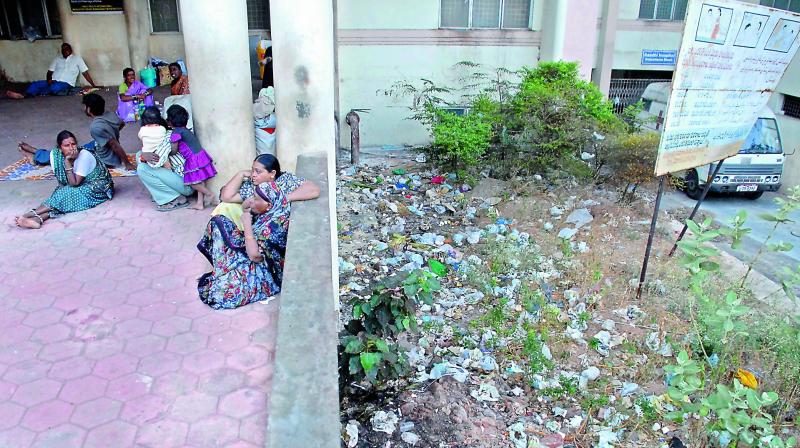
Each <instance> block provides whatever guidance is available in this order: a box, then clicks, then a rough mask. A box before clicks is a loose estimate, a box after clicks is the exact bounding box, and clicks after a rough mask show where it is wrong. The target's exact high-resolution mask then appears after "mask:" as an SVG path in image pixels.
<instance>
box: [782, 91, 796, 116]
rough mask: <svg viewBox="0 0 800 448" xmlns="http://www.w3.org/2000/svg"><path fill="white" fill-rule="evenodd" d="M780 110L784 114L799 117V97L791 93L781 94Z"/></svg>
mask: <svg viewBox="0 0 800 448" xmlns="http://www.w3.org/2000/svg"><path fill="white" fill-rule="evenodd" d="M782 110H783V113H784V114H785V115H788V116H790V117H794V118H800V98H798V97H796V96H792V95H783V108H782Z"/></svg>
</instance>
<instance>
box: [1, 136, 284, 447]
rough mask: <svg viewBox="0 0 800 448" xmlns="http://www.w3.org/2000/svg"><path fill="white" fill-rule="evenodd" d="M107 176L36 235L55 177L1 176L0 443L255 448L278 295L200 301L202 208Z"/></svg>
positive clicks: (261, 431) (261, 436) (261, 428)
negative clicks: (110, 192) (238, 304)
mask: <svg viewBox="0 0 800 448" xmlns="http://www.w3.org/2000/svg"><path fill="white" fill-rule="evenodd" d="M5 149H6V150H7V148H5ZM115 183H116V186H117V195H116V196H115V198H114V199H113V200H112V201H109V202H106V203H105V204H102V205H100V206H99V207H97V208H95V209H92V210H88V211H85V212H80V213H74V214H70V215H66V216H64V217H61V218H58V219H54V220H51V221H49V222H47V223H46V225H45V226H44V227H43V228H42V229H41V230H35V231H34V230H21V229H18V228H16V227H15V226H14V215H15V214H18V213H20V212H22V211H24V210H27V209H30V208H31V207H32V206H34V205H36V204H38V203H39V202H41V200H43V199H45V198H46V197H47V196H48V195H49V194H50V192H51V191H52V189H53V188H54V186H55V181H49V182H48V181H38V182H31V181H23V182H0V214H1V215H2V216H0V226H2V230H3V232H4V237H3V238H2V240H0V309H2V311H1V312H0V335H2V336H1V337H0V447H3V448H6V447H9V448H10V447H13V448H23V447H58V448H71V447H131V446H132V447H153V448H167V447H183V446H190V447H256V446H258V447H263V446H264V443H265V438H266V425H267V401H268V400H267V395H268V393H269V390H270V381H271V378H272V372H273V370H272V369H273V367H272V360H273V354H274V342H275V331H276V319H277V309H278V307H277V303H276V302H275V301H274V302H272V303H270V304H266V305H265V304H254V305H249V306H246V307H243V308H240V309H238V310H234V311H214V310H212V309H210V308H209V307H207V306H206V305H205V304H203V303H202V302H200V300H199V299H198V296H197V290H196V283H197V278H198V277H199V276H200V275H201V274H202V273H203V272H205V271H207V270H208V268H209V267H208V264H207V262H206V261H205V259H204V258H203V257H202V255H200V253H199V252H198V251H197V250H196V248H195V245H196V244H197V241H198V240H199V238H200V236H201V234H202V232H203V230H204V228H205V224H206V222H207V220H208V215H209V210H206V211H202V212H201V211H194V210H188V209H182V210H176V211H173V212H169V213H159V212H157V211H156V210H155V206H154V204H153V203H151V202H150V200H149V195H148V194H147V192H146V191H145V190H144V187H143V186H142V185H141V183H139V181H138V179H137V178H135V177H130V178H122V179H115Z"/></svg>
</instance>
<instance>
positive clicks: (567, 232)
mask: <svg viewBox="0 0 800 448" xmlns="http://www.w3.org/2000/svg"><path fill="white" fill-rule="evenodd" d="M576 233H578V229H573V228H570V227H564V228H563V229H561V231H559V232H558V237H559V238H561V239H562V240H571V239H572V237H574V236H575V234H576Z"/></svg>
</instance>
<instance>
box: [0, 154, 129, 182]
mask: <svg viewBox="0 0 800 448" xmlns="http://www.w3.org/2000/svg"><path fill="white" fill-rule="evenodd" d="M135 159H136V155H134V154H128V160H129V161H130V162H131V163H133V161H134V160H135ZM108 171H109V172H110V173H111V177H127V176H135V175H136V171H128V170H126V169H125V168H109V170H108ZM47 179H55V176H54V175H53V170H52V169H51V168H50V165H39V166H37V165H31V164H30V163H29V162H28V160H27V159H22V160H19V161H17V162H15V163H13V164H11V165H9V166H7V167H5V168H3V169H2V170H0V182H2V181H9V180H47Z"/></svg>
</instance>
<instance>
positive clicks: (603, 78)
mask: <svg viewBox="0 0 800 448" xmlns="http://www.w3.org/2000/svg"><path fill="white" fill-rule="evenodd" d="M600 17H602V23H601V25H600V37H599V39H598V41H599V45H598V50H597V65H596V66H595V69H594V74H593V75H592V82H594V83H595V84H597V87H599V88H600V91H601V92H603V94H604V95H606V96H608V90H609V88H610V86H611V69H612V68H613V66H614V41H615V40H616V35H617V22H618V20H619V0H603V9H602V12H601V13H600Z"/></svg>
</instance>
